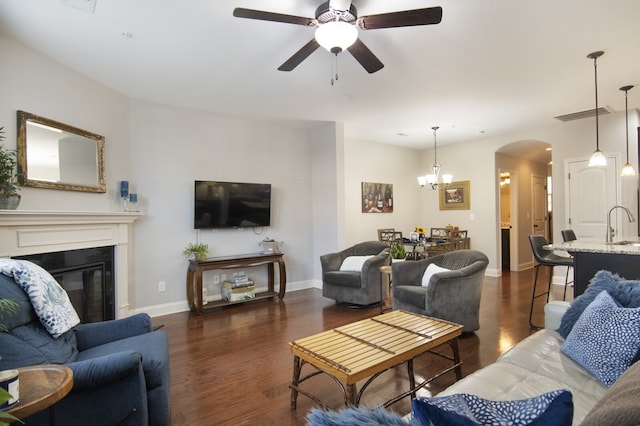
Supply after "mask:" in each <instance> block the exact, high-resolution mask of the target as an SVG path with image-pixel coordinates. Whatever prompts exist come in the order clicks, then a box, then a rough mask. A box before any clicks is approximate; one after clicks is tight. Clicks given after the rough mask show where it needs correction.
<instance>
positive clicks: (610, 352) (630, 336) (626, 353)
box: [560, 291, 640, 386]
mask: <svg viewBox="0 0 640 426" xmlns="http://www.w3.org/2000/svg"><path fill="white" fill-rule="evenodd" d="M638 349H640V308H623V307H620V306H619V304H618V303H616V301H615V300H614V299H613V298H612V297H611V296H610V295H609V293H607V292H606V291H602V292H601V293H600V294H598V296H596V298H595V300H594V301H593V302H591V304H590V305H589V306H587V308H586V309H585V310H584V312H583V313H582V315H580V318H578V321H577V322H576V324H575V325H574V326H573V329H572V330H571V333H569V336H568V337H567V339H566V340H565V342H564V343H563V345H562V346H561V347H560V350H561V351H562V353H564V354H565V355H567V356H568V357H569V358H571V359H572V360H574V361H575V362H577V363H578V364H580V365H581V366H582V367H583V368H584V369H585V370H587V371H588V372H589V373H591V374H592V375H593V376H594V377H595V378H597V379H598V380H600V381H601V382H602V383H603V384H605V385H606V386H611V385H612V384H613V383H614V382H615V381H616V380H618V378H619V377H620V376H621V375H622V373H624V372H625V371H626V370H627V369H628V368H629V366H630V365H631V362H632V360H633V359H634V357H635V356H636V354H637V353H638Z"/></svg>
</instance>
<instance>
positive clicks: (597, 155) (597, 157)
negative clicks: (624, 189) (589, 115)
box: [587, 50, 607, 167]
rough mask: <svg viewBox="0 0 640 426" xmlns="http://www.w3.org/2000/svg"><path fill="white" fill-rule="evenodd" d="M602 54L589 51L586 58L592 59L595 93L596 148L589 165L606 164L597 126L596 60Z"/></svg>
mask: <svg viewBox="0 0 640 426" xmlns="http://www.w3.org/2000/svg"><path fill="white" fill-rule="evenodd" d="M602 55H604V52H603V51H602V50H598V51H597V52H593V53H589V54H588V55H587V58H589V59H593V74H594V76H595V80H594V81H595V93H596V150H595V151H594V152H593V154H591V158H590V159H589V167H605V166H606V165H607V157H605V156H604V154H603V153H602V151H600V138H599V130H600V129H599V127H598V65H597V61H598V58H599V57H600V56H602Z"/></svg>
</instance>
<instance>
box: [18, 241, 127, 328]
mask: <svg viewBox="0 0 640 426" xmlns="http://www.w3.org/2000/svg"><path fill="white" fill-rule="evenodd" d="M113 258H114V247H113V246H108V247H95V248H88V249H80V250H68V251H61V252H53V253H42V254H33V255H29V256H15V257H14V259H24V260H29V261H31V262H33V263H35V264H37V265H39V266H41V267H42V268H44V269H46V270H47V271H48V272H49V273H50V274H51V275H52V276H53V277H54V278H55V279H56V281H58V283H59V284H60V285H61V286H62V288H64V289H65V291H66V292H67V294H68V295H69V299H70V300H71V304H72V305H73V307H74V308H75V310H76V312H77V313H78V316H79V317H80V321H81V322H83V323H88V322H100V321H106V320H112V319H115V283H114V260H113Z"/></svg>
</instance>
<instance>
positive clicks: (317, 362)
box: [289, 311, 462, 409]
mask: <svg viewBox="0 0 640 426" xmlns="http://www.w3.org/2000/svg"><path fill="white" fill-rule="evenodd" d="M460 334H462V326H461V325H459V324H454V323H451V322H448V321H443V320H440V319H436V318H430V317H426V316H423V315H419V314H414V313H411V312H405V311H392V312H388V313H386V314H382V315H378V316H375V317H372V318H368V319H365V320H362V321H358V322H355V323H352V324H347V325H345V326H342V327H338V328H334V329H332V330H328V331H325V332H322V333H318V334H315V335H313V336H309V337H304V338H302V339H298V340H294V341H293V342H290V343H289V345H290V347H291V352H292V353H293V380H292V382H291V385H289V387H290V388H291V409H295V408H296V403H297V399H298V394H299V393H300V394H303V395H305V396H307V397H309V398H311V399H312V400H313V401H315V402H316V403H318V404H319V405H320V406H322V407H324V408H328V407H327V405H326V404H324V403H323V402H322V401H320V399H318V398H317V397H316V396H315V395H313V394H312V393H310V392H309V391H308V390H305V389H301V388H300V384H301V383H302V382H303V381H305V380H307V379H309V378H311V377H313V376H315V375H317V374H320V373H326V374H328V375H329V376H331V377H332V378H333V379H334V380H335V381H337V382H338V383H339V384H340V386H341V388H342V390H343V392H344V403H345V405H347V406H358V404H359V403H360V399H361V397H362V393H363V392H364V391H365V389H366V388H367V386H369V384H370V383H371V382H372V381H373V380H374V379H375V378H376V377H378V376H379V375H380V374H382V373H383V372H384V371H386V370H388V369H389V368H391V367H394V366H396V365H399V364H402V363H405V362H406V363H407V372H408V375H409V390H408V391H407V392H404V393H402V394H401V395H398V396H397V397H395V398H393V399H391V400H389V401H387V402H386V403H385V404H384V406H385V407H387V406H389V405H391V404H393V403H395V402H397V401H399V400H401V399H402V398H405V397H406V396H409V395H411V396H412V397H415V395H416V391H417V390H418V389H420V388H422V387H424V386H425V385H427V384H428V383H429V382H431V381H432V380H434V379H436V378H437V377H440V376H441V375H442V374H444V373H447V372H449V371H451V370H455V372H456V379H457V380H459V379H461V378H462V370H461V368H460V366H461V365H462V363H461V362H460V353H459V351H458V337H459V336H460ZM445 343H446V344H449V345H450V346H451V349H452V351H453V356H448V355H445V354H443V353H440V352H434V351H433V349H434V348H435V347H437V346H440V345H442V344H445ZM426 352H431V353H433V354H436V355H438V356H442V357H445V358H447V359H449V360H451V361H452V365H451V366H450V367H449V368H446V369H445V370H443V371H440V372H439V373H437V374H435V375H434V376H432V377H430V378H428V379H426V380H425V381H423V382H422V383H420V384H418V385H417V386H416V384H415V377H414V374H413V359H414V358H416V357H417V356H419V355H422V354H424V353H426ZM305 364H309V365H311V366H312V367H314V371H313V372H311V373H310V374H308V375H307V376H305V377H303V378H300V373H301V370H302V367H303V366H304V365H305ZM365 379H368V380H367V381H366V382H365V383H364V384H363V385H362V387H361V388H360V391H359V392H358V391H357V389H356V383H357V382H359V381H362V380H365ZM343 383H344V384H345V385H346V388H345V387H344V386H343V385H342V384H343Z"/></svg>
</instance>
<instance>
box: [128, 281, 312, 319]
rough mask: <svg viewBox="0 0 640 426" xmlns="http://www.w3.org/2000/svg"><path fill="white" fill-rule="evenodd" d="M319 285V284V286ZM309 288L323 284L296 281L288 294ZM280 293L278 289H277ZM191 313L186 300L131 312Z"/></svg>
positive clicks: (289, 287) (157, 314)
mask: <svg viewBox="0 0 640 426" xmlns="http://www.w3.org/2000/svg"><path fill="white" fill-rule="evenodd" d="M318 283H319V284H318ZM307 288H322V282H321V281H319V280H306V281H296V282H289V283H287V293H290V292H293V291H298V290H304V289H307ZM256 290H257V291H265V290H266V288H258V289H256ZM276 291H278V288H276ZM285 297H286V296H285ZM219 299H220V296H218V297H216V298H213V299H210V300H219ZM187 311H189V304H188V303H187V301H186V300H181V301H178V302H172V303H162V304H160V305H150V306H144V307H141V308H135V309H132V310H131V311H130V313H131V315H133V314H137V313H141V312H144V313H147V314H149V316H150V317H152V318H153V317H159V316H163V315H170V314H177V313H178V312H187Z"/></svg>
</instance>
